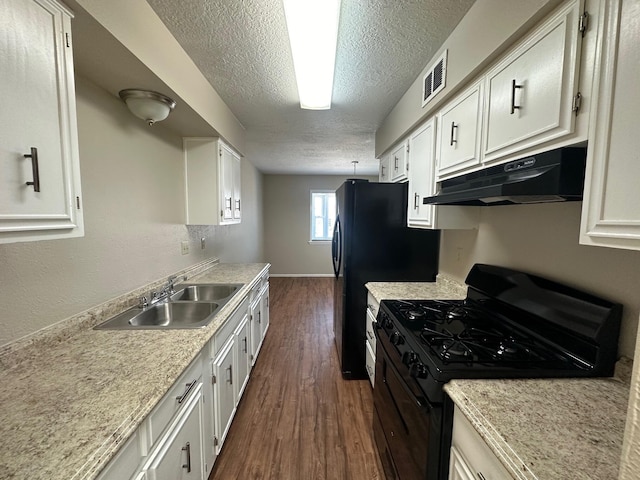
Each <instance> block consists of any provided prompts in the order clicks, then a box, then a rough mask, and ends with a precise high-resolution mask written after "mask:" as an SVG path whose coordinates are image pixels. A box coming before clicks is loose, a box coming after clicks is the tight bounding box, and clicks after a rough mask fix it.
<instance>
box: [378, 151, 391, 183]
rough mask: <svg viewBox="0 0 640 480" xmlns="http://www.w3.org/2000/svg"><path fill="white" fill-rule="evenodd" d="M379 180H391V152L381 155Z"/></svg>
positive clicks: (382, 181)
mask: <svg viewBox="0 0 640 480" xmlns="http://www.w3.org/2000/svg"><path fill="white" fill-rule="evenodd" d="M378 181H379V182H381V183H386V182H390V181H391V176H390V174H389V154H387V155H383V156H382V157H380V170H379V172H378Z"/></svg>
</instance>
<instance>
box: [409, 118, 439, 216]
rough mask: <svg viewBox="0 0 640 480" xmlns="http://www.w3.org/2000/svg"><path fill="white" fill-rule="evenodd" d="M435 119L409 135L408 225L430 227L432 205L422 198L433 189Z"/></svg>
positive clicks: (432, 212)
mask: <svg viewBox="0 0 640 480" xmlns="http://www.w3.org/2000/svg"><path fill="white" fill-rule="evenodd" d="M435 127H436V123H435V119H434V118H431V119H430V120H429V121H427V122H426V123H425V124H423V125H422V126H421V127H419V128H418V129H417V130H416V131H415V132H413V133H412V134H411V135H410V136H409V164H410V169H409V198H408V202H407V209H408V211H407V221H408V225H409V226H410V227H412V226H418V227H432V226H433V214H434V211H435V207H434V206H433V205H423V204H422V198H423V197H428V196H430V195H432V192H433V191H434V186H435V184H434V181H435V180H434V169H435V166H434V154H435Z"/></svg>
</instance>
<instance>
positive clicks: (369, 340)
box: [366, 308, 376, 356]
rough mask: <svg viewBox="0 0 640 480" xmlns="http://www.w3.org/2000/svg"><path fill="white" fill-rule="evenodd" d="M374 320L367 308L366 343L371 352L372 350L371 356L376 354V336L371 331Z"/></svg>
mask: <svg viewBox="0 0 640 480" xmlns="http://www.w3.org/2000/svg"><path fill="white" fill-rule="evenodd" d="M375 321H376V319H375V318H374V317H373V315H372V314H371V310H370V309H368V308H367V329H366V330H367V343H368V344H369V345H371V350H373V354H374V356H375V354H376V334H375V332H374V330H373V324H374V322H375Z"/></svg>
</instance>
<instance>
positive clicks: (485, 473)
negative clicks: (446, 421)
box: [451, 407, 513, 480]
mask: <svg viewBox="0 0 640 480" xmlns="http://www.w3.org/2000/svg"><path fill="white" fill-rule="evenodd" d="M451 446H452V447H454V448H455V449H457V451H458V453H459V455H460V456H461V457H462V458H463V459H464V463H465V464H466V465H467V466H468V467H469V469H470V470H471V471H472V472H474V474H475V475H476V477H477V478H487V479H495V480H512V479H513V477H512V476H511V475H510V474H509V472H508V471H507V470H506V468H505V467H504V466H503V465H502V463H500V460H498V457H496V454H495V453H493V451H492V450H491V449H490V448H489V446H488V445H487V444H486V443H485V442H484V440H483V439H482V437H481V436H480V434H479V433H478V432H477V431H476V429H475V428H473V425H471V423H470V422H469V420H467V418H466V417H465V416H464V414H463V413H462V412H461V411H460V409H458V407H456V408H455V412H454V415H453V437H452V441H451ZM480 474H482V476H480ZM476 477H473V478H476Z"/></svg>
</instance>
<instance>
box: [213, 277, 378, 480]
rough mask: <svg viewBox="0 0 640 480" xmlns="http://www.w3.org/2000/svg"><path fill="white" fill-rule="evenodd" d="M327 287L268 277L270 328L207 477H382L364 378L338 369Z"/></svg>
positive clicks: (321, 281)
mask: <svg viewBox="0 0 640 480" xmlns="http://www.w3.org/2000/svg"><path fill="white" fill-rule="evenodd" d="M332 289H333V279H330V278H271V279H270V297H271V304H270V322H271V323H270V327H269V330H268V332H267V336H266V338H265V341H264V342H265V343H264V344H263V346H262V350H261V352H260V354H259V356H258V361H257V362H256V365H255V367H254V369H253V371H252V373H251V380H250V381H249V384H248V385H247V390H246V391H245V393H244V395H243V398H242V401H241V402H240V405H239V407H238V412H237V413H236V416H235V418H234V420H233V424H232V426H231V429H230V432H229V434H228V436H227V439H226V441H225V444H224V448H223V449H222V453H221V454H220V456H219V457H218V459H217V461H216V464H215V467H214V469H213V472H212V474H211V476H210V477H209V480H232V479H233V480H235V479H242V480H248V479H269V480H376V479H383V478H384V476H383V474H382V466H381V465H380V461H379V459H378V455H377V453H376V450H375V446H374V441H373V437H372V433H371V416H372V412H373V410H372V409H373V400H372V391H371V387H370V385H369V382H368V381H367V380H350V381H346V380H343V379H342V376H341V374H340V370H339V366H338V358H337V353H336V348H335V344H334V339H333V327H332V325H333V290H332Z"/></svg>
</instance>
